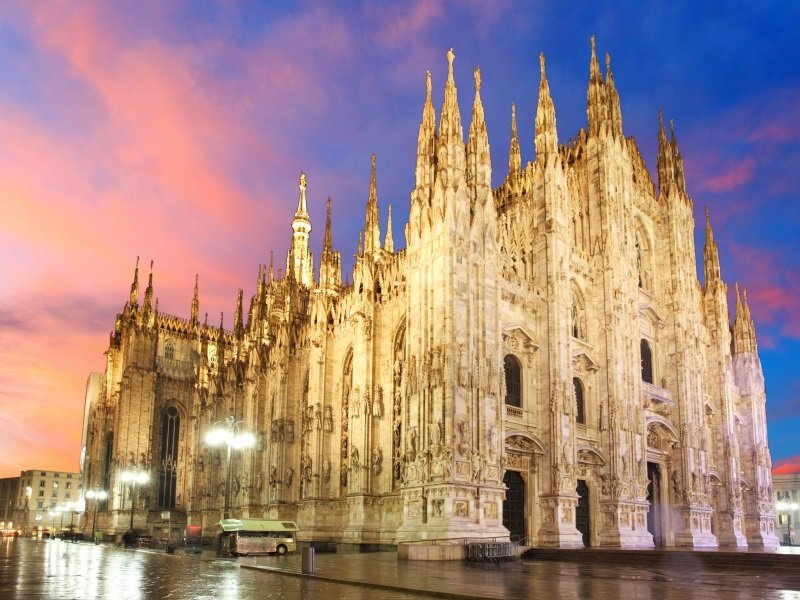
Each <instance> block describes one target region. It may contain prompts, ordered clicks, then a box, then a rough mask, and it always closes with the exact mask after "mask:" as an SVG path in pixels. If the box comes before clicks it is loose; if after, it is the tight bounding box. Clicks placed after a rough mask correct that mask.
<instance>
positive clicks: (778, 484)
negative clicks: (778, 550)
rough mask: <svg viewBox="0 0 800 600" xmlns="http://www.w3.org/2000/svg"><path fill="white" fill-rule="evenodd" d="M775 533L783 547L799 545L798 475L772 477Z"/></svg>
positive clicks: (799, 501) (799, 484)
mask: <svg viewBox="0 0 800 600" xmlns="http://www.w3.org/2000/svg"><path fill="white" fill-rule="evenodd" d="M772 485H773V488H774V489H775V532H776V533H777V534H778V538H779V539H780V540H781V543H782V544H783V545H784V546H793V545H794V544H798V543H800V532H798V531H797V528H798V526H800V473H793V474H788V475H773V476H772Z"/></svg>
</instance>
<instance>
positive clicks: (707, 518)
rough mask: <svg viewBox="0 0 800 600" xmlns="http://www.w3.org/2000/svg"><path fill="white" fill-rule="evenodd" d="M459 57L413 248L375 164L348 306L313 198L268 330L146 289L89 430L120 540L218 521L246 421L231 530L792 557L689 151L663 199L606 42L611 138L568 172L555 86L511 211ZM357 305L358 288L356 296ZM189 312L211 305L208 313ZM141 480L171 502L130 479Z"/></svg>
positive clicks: (744, 320) (258, 304)
mask: <svg viewBox="0 0 800 600" xmlns="http://www.w3.org/2000/svg"><path fill="white" fill-rule="evenodd" d="M453 58H454V55H453V54H452V51H451V52H449V53H448V63H449V68H448V76H447V81H446V83H445V89H444V100H443V103H442V105H441V107H440V110H439V116H438V126H437V118H436V113H435V109H434V106H433V103H432V98H431V77H430V73H428V76H427V87H426V98H425V102H424V107H423V110H422V120H421V124H420V127H419V132H418V149H417V158H416V169H415V175H416V185H415V188H414V190H413V191H412V192H411V205H410V212H409V220H408V223H406V224H405V228H404V231H405V241H406V247H405V248H404V249H402V250H395V244H394V240H393V232H392V227H391V211H389V223H388V224H387V228H386V233H385V236H384V237H383V239H382V235H383V234H382V233H381V226H380V223H379V208H378V192H377V189H378V188H377V183H376V167H375V160H374V157H373V161H372V171H371V177H370V185H369V196H368V198H367V203H366V217H365V223H364V229H363V231H362V232H361V234H360V236H359V240H358V254H357V257H356V260H355V265H354V268H353V272H352V277H351V279H352V283H346V284H343V282H342V273H341V266H340V254H339V252H337V251H335V250H334V248H333V243H332V239H331V208H330V202H329V203H328V219H327V223H326V226H325V229H324V243H323V250H322V255H321V256H320V257H319V268H318V270H315V265H314V259H313V257H312V255H311V252H310V250H309V235H310V233H311V228H312V226H311V221H310V218H309V215H308V212H307V197H306V192H307V181H306V179H305V176H304V175H301V178H300V185H299V200H298V204H297V211H296V213H295V217H294V220H293V221H292V223H291V227H292V231H293V237H292V242H291V247H290V248H289V250H288V256H287V261H286V272H285V275H283V276H279V275H278V274H276V273H275V272H274V269H273V266H272V265H270V266H269V268H267V267H266V266H262V267H259V270H258V274H257V277H256V278H255V290H254V294H253V296H252V297H251V299H250V303H249V309H246V305H245V304H244V298H243V292H242V291H241V290H240V291H239V295H238V301H237V304H236V309H235V311H234V312H233V319H232V321H233V324H232V327H230V328H225V326H224V322H223V320H222V319H220V322H219V326H216V325H214V324H209V323H208V318H207V316H206V317H205V318H203V317H202V316H201V314H202V313H201V312H200V295H199V284H198V283H197V282H196V283H195V289H194V297H193V299H192V301H191V308H190V313H189V318H188V319H186V318H181V317H177V316H172V315H167V314H162V313H160V312H159V310H158V303H157V300H155V297H154V294H155V292H154V286H153V274H152V265H151V272H150V276H149V281H148V284H147V287H146V290H145V292H144V297H143V298H142V297H140V293H139V280H138V265H137V269H136V275H135V276H134V281H133V285H132V286H131V292H130V297H129V299H128V301H127V303H126V304H125V306H124V308H123V310H122V312H121V313H120V314H119V315H118V316H117V319H116V323H115V326H114V330H113V332H112V333H111V337H110V341H109V346H108V349H107V365H106V369H105V372H104V374H103V375H102V379H101V382H100V384H99V385H98V386H97V389H96V393H95V397H93V398H91V401H90V402H87V406H90V409H89V410H90V412H89V414H88V421H87V432H86V437H85V443H86V448H85V462H84V472H83V476H84V482H85V485H86V487H87V489H88V488H103V489H106V490H108V491H109V493H110V498H109V500H108V503H107V505H105V506H103V507H102V508H101V511H100V513H99V517H98V519H99V522H98V526H100V527H102V528H103V529H105V530H106V531H112V530H113V531H117V532H118V531H123V530H125V529H127V528H128V524H129V519H130V514H131V510H132V509H133V515H134V519H135V521H134V524H135V527H137V528H140V529H143V528H147V529H150V530H151V531H153V530H156V529H158V528H159V527H161V517H160V513H161V511H170V515H171V519H172V520H173V522H176V521H177V522H179V523H184V522H185V523H189V524H199V525H203V526H204V527H205V528H206V531H213V526H214V525H215V524H216V522H217V521H218V520H219V519H220V517H221V513H222V507H223V502H224V497H225V481H226V466H227V462H226V456H225V451H224V450H220V449H218V448H214V447H210V446H208V445H207V444H206V443H204V434H205V433H206V432H207V431H209V430H210V429H211V428H212V427H213V426H214V425H215V423H219V422H222V421H223V420H224V419H225V418H227V417H229V416H233V417H234V419H235V421H237V422H239V423H240V424H239V427H240V428H241V429H242V430H246V431H250V432H252V433H253V434H254V435H255V436H256V439H257V443H256V446H255V447H253V448H251V449H246V450H241V451H237V450H234V451H233V457H232V471H231V478H230V498H231V506H232V508H231V513H232V516H249V517H264V518H269V519H278V518H280V519H291V520H296V521H297V522H298V524H299V525H300V527H301V529H302V532H301V539H307V540H316V541H329V542H331V543H343V544H346V543H352V544H397V543H400V542H403V541H406V540H422V539H428V540H434V539H442V538H480V537H483V538H493V537H498V536H499V537H505V536H510V537H511V538H512V539H514V540H522V541H523V542H524V543H526V544H528V545H540V546H557V547H580V546H584V545H590V546H607V547H625V548H649V547H653V546H654V545H665V546H687V547H709V546H716V545H726V546H738V547H743V546H753V547H772V546H775V545H776V544H777V538H776V536H775V532H774V515H773V509H772V497H773V494H772V482H771V475H770V455H769V450H768V447H767V432H766V417H765V400H766V397H765V391H764V380H763V375H762V370H761V365H760V362H759V358H758V353H757V347H756V336H755V329H754V325H753V321H752V319H751V317H750V312H749V308H748V304H747V298H746V295H745V294H742V293H739V291H738V289H737V292H736V312H735V320H734V321H733V324H732V325H731V314H730V312H729V309H728V295H727V285H726V284H725V282H724V281H723V279H722V275H721V271H720V264H719V257H718V252H717V245H716V243H715V241H714V236H713V234H712V230H711V225H710V222H709V220H708V218H706V223H705V232H706V242H705V248H704V250H703V264H704V280H703V283H702V284H701V283H700V281H699V280H698V276H697V273H696V263H695V257H696V253H695V246H694V227H695V223H694V217H693V210H692V209H693V204H692V199H691V198H690V196H689V195H688V193H687V190H686V187H685V181H684V169H683V161H682V158H681V154H680V151H679V149H678V143H677V140H676V138H675V134H674V132H673V131H670V133H669V134H668V133H667V131H666V129H665V127H664V124H663V122H659V128H658V157H657V169H656V170H657V174H658V180H657V182H655V183H654V182H653V180H652V179H651V176H650V173H649V172H648V170H647V168H646V166H645V163H644V160H643V158H642V156H641V154H640V152H639V149H638V148H637V146H636V144H635V142H634V140H633V138H631V137H625V136H624V134H623V130H622V117H621V111H620V101H619V96H618V94H617V90H616V87H615V83H614V77H613V75H612V72H611V67H610V62H609V60H608V58H606V68H605V74H603V73H602V72H601V69H600V65H599V62H598V60H597V57H596V55H595V49H594V40H592V53H591V60H590V67H589V73H590V76H589V84H588V91H587V116H588V127H587V128H586V129H582V130H581V131H579V132H578V133H577V134H576V136H575V137H574V138H573V139H572V140H570V141H569V142H567V143H566V144H559V136H558V133H557V129H556V118H555V107H554V104H553V100H552V98H551V96H550V91H549V86H548V82H547V78H546V74H545V66H544V58H543V57H542V59H541V83H540V86H539V103H538V108H537V111H536V115H535V123H536V134H535V139H534V144H535V150H536V158H535V160H533V161H531V162H528V163H527V164H523V162H522V159H521V143H520V140H519V139H518V137H517V131H516V116H515V114H514V111H513V107H512V114H511V139H510V152H509V160H508V171H507V174H506V176H505V180H504V181H503V183H502V184H501V185H500V186H499V187H498V188H496V189H492V186H491V174H492V165H491V163H490V157H489V156H490V154H489V140H488V135H487V131H486V123H485V121H484V113H483V105H482V103H481V95H480V90H481V79H480V72H479V71H478V70H477V69H476V70H475V82H474V101H473V105H472V114H471V119H470V125H469V130H468V133H467V139H466V143H465V140H464V132H463V127H462V120H461V114H460V111H459V106H458V103H457V90H456V84H455V81H454V78H453V69H452V66H453ZM348 279H350V278H348ZM187 304H188V303H187ZM130 468H138V469H143V470H145V471H146V472H148V473H149V474H150V481H149V483H147V484H143V485H139V486H138V487H137V488H136V493H135V498H134V499H135V501H136V504H135V506H134V507H132V506H131V491H132V487H130V486H128V485H127V484H126V483H125V482H123V481H122V479H121V473H122V472H123V471H124V470H125V469H130Z"/></svg>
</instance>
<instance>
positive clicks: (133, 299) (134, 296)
mask: <svg viewBox="0 0 800 600" xmlns="http://www.w3.org/2000/svg"><path fill="white" fill-rule="evenodd" d="M138 302H139V257H138V256H137V257H136V268H135V269H134V271H133V283H131V294H130V304H131V306H133V305H135V304H137V303H138Z"/></svg>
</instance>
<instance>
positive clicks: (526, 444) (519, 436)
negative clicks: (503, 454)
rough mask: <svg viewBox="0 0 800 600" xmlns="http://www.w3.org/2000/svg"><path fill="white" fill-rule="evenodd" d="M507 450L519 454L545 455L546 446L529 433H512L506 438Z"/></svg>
mask: <svg viewBox="0 0 800 600" xmlns="http://www.w3.org/2000/svg"><path fill="white" fill-rule="evenodd" d="M505 445H506V449H507V450H515V451H517V452H530V453H532V454H544V453H545V452H544V444H542V442H540V441H539V440H538V439H536V438H535V437H534V436H532V435H530V434H527V433H511V434H509V435H507V436H506V444H505Z"/></svg>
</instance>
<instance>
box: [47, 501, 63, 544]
mask: <svg viewBox="0 0 800 600" xmlns="http://www.w3.org/2000/svg"><path fill="white" fill-rule="evenodd" d="M47 514H48V515H49V516H50V518H51V519H52V522H51V523H50V528H51V529H52V531H51V532H50V539H51V540H52V539H53V538H54V537H55V534H56V517H57V516H58V515H59V514H60V513H59V511H58V510H56V509H53V510H51V511H50V512H49V513H47Z"/></svg>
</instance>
